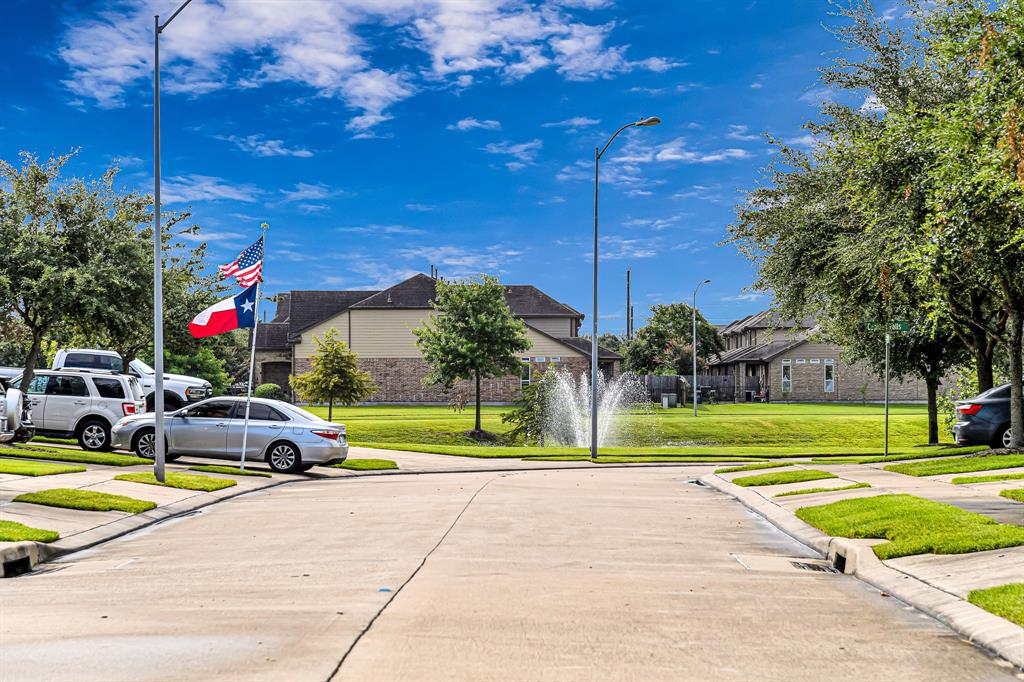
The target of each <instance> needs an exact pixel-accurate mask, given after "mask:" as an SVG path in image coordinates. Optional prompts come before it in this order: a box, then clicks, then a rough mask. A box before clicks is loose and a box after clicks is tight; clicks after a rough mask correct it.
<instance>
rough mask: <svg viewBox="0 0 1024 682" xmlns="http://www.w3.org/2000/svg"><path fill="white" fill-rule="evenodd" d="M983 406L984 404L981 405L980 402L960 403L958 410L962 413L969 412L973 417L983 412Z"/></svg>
mask: <svg viewBox="0 0 1024 682" xmlns="http://www.w3.org/2000/svg"><path fill="white" fill-rule="evenodd" d="M982 407H984V406H983V405H979V404H978V403H967V404H966V405H958V406H957V408H956V411H957V412H959V413H960V414H967V415H970V416H972V417H973V416H974V415H976V414H978V413H979V412H981V408H982Z"/></svg>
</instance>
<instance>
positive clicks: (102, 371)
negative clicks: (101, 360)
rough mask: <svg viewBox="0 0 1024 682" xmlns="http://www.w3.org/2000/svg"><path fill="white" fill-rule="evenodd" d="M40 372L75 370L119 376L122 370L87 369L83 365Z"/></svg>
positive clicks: (84, 372)
mask: <svg viewBox="0 0 1024 682" xmlns="http://www.w3.org/2000/svg"><path fill="white" fill-rule="evenodd" d="M39 371H41V372H75V373H76V374H103V375H105V376H115V377H118V376H121V374H122V372H117V371H114V370H112V369H87V368H85V367H62V368H60V369H47V370H39Z"/></svg>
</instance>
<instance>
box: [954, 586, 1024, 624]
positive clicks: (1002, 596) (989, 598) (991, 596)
mask: <svg viewBox="0 0 1024 682" xmlns="http://www.w3.org/2000/svg"><path fill="white" fill-rule="evenodd" d="M967 601H969V602H971V603H972V604H974V605H975V606H980V607H981V608H983V609H985V610H986V611H989V612H990V613H994V614H996V615H997V616H1000V617H1001V618H1005V619H1006V620H1008V621H1010V622H1011V623H1016V624H1017V625H1020V626H1021V627H1024V583H1010V584H1009V585H1000V586H999V587H990V588H988V589H986V590H974V591H973V592H971V593H970V594H968V595H967Z"/></svg>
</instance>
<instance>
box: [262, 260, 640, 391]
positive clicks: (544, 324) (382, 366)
mask: <svg viewBox="0 0 1024 682" xmlns="http://www.w3.org/2000/svg"><path fill="white" fill-rule="evenodd" d="M435 297H436V280H434V279H433V278H432V277H429V276H427V275H423V274H418V275H414V276H413V277H410V278H409V279H407V280H405V281H403V282H399V283H398V284H396V285H395V286H393V287H390V288H388V289H384V290H383V291H291V292H288V293H285V294H280V295H279V297H278V304H277V310H276V313H275V315H274V318H273V319H272V320H271V321H270V322H267V323H261V324H260V325H259V327H258V328H257V333H256V366H255V374H256V377H255V381H256V383H257V384H259V383H275V384H279V385H281V386H284V387H287V385H288V376H289V375H298V374H301V373H302V372H304V371H307V370H308V369H309V367H310V358H311V357H312V355H313V353H314V352H315V351H316V344H315V342H314V341H313V339H314V337H320V336H322V335H323V334H325V333H326V332H327V331H328V330H329V329H334V330H335V334H336V336H337V337H338V338H339V339H341V340H343V341H345V342H346V343H347V344H348V345H349V347H350V348H351V349H352V350H353V351H355V352H356V353H357V354H358V356H359V366H360V368H361V369H363V370H365V371H368V372H369V373H370V375H371V376H372V377H373V381H374V383H375V384H376V385H377V392H376V393H375V394H374V395H373V396H372V397H371V398H370V401H371V402H384V403H415V402H444V401H446V400H447V396H446V394H445V393H444V391H443V390H442V389H441V387H439V386H424V385H423V383H422V380H423V377H425V376H426V375H427V372H428V368H427V364H426V362H425V361H424V360H423V356H422V354H421V353H420V350H419V348H418V347H417V346H416V337H415V335H414V334H413V332H412V330H413V329H415V328H416V327H419V326H421V325H422V324H423V321H424V320H425V319H427V318H428V317H430V316H432V315H435V314H437V313H436V312H435V311H434V310H433V308H432V305H431V303H432V302H433V301H434V300H435ZM505 300H506V302H507V303H508V306H509V309H510V310H511V311H512V314H513V315H515V316H516V317H518V318H519V319H521V320H523V322H524V323H525V324H526V334H527V337H528V338H529V341H530V349H529V350H527V351H525V352H524V353H522V355H521V356H520V360H521V361H522V366H523V368H522V373H521V374H520V375H519V376H509V377H500V378H495V379H486V380H484V381H482V382H481V400H482V401H484V402H509V401H511V400H514V399H515V398H516V397H517V396H518V395H519V392H520V390H521V389H522V387H523V386H524V385H526V384H528V383H529V382H530V381H532V380H533V378H534V377H535V376H536V375H537V373H538V372H542V371H544V369H545V368H547V367H549V366H551V365H555V366H558V367H565V368H567V369H569V370H570V371H572V372H574V373H586V372H588V371H589V368H590V343H589V341H588V340H587V339H584V338H581V337H580V336H579V330H580V324H581V323H582V321H583V314H582V313H580V312H579V311H577V310H575V309H573V308H572V307H570V306H568V305H566V304H564V303H560V302H558V301H556V300H555V299H554V298H552V297H551V296H548V295H547V294H545V293H544V292H542V291H541V290H539V289H537V288H536V287H534V286H530V285H508V286H505ZM621 361H622V357H621V356H619V355H618V354H616V353H613V352H612V351H610V350H607V349H604V348H602V349H600V352H599V367H601V369H602V371H604V372H605V373H606V374H612V375H614V374H618V372H619V369H620V364H621ZM457 389H459V390H462V391H464V392H465V394H466V395H468V396H472V395H473V390H472V388H471V387H470V386H469V384H468V382H467V383H466V384H465V386H461V387H457Z"/></svg>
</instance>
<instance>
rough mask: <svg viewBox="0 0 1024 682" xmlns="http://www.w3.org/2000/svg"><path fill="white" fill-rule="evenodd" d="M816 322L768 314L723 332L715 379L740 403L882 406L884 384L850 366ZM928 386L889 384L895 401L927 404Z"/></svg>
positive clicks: (713, 368)
mask: <svg viewBox="0 0 1024 682" xmlns="http://www.w3.org/2000/svg"><path fill="white" fill-rule="evenodd" d="M817 332H818V329H817V321H816V320H815V319H814V318H810V317H808V318H804V319H802V320H786V319H783V318H782V317H781V316H780V315H779V314H778V313H775V312H773V311H770V310H766V311H763V312H760V313H756V314H754V315H750V316H748V317H745V318H743V319H742V320H736V321H735V322H732V323H730V324H728V325H726V326H725V327H723V328H721V329H720V330H719V334H721V335H722V340H723V342H724V344H725V351H724V352H723V353H722V355H721V356H720V357H719V358H717V359H715V360H714V361H713V362H711V363H710V368H709V371H710V373H711V374H712V375H718V376H731V377H732V378H733V385H734V386H735V387H736V390H735V399H736V401H737V402H750V401H755V400H770V401H772V402H782V401H794V402H808V401H829V402H832V401H834V402H853V401H863V400H871V401H876V400H882V399H883V397H884V395H885V386H884V382H883V380H882V378H881V377H880V376H878V375H877V374H875V373H874V371H872V369H871V368H870V367H869V366H868V365H867V364H865V363H863V362H855V363H846V362H844V361H843V359H842V355H843V348H842V347H841V346H838V345H836V344H834V343H827V342H825V341H823V340H822V339H821V338H820V336H819V334H818V333H817ZM927 396H928V393H927V388H926V386H925V383H924V381H921V380H917V379H908V380H906V381H897V380H893V381H890V382H889V397H890V399H891V400H898V401H916V400H926V399H927Z"/></svg>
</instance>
